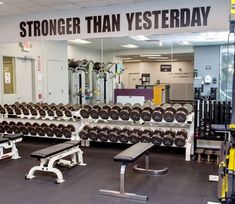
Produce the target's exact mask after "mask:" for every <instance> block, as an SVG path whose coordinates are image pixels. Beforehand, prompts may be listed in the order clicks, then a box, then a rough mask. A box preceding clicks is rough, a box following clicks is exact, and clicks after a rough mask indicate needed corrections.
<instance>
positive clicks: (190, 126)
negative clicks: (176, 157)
mask: <svg viewBox="0 0 235 204" xmlns="http://www.w3.org/2000/svg"><path fill="white" fill-rule="evenodd" d="M85 125H90V126H96V125H98V126H100V127H101V128H102V127H105V126H109V127H110V128H113V127H116V126H118V127H120V128H124V127H129V128H131V129H133V128H140V129H142V130H144V129H147V128H149V129H152V130H155V129H159V128H160V129H162V130H168V129H174V130H180V129H185V130H186V131H187V135H188V138H187V139H186V144H185V146H184V147H182V148H185V160H186V161H190V160H191V154H193V152H194V144H193V142H194V140H193V136H194V113H193V112H192V113H190V114H189V115H188V117H187V121H186V122H185V123H178V122H176V121H173V122H166V121H164V120H163V121H162V122H155V121H153V120H151V121H149V122H145V121H142V120H140V121H137V122H136V121H133V120H131V119H129V120H126V121H124V120H121V119H118V120H111V119H107V120H103V119H102V118H100V117H99V118H98V119H92V118H91V117H89V118H87V119H84V118H82V119H81V128H80V129H82V127H84V126H85ZM90 141H91V140H90V139H88V140H84V141H82V145H84V146H89V143H90ZM97 142H100V141H99V140H97ZM108 142H110V141H109V140H108ZM117 143H120V142H119V141H118V142H117ZM128 143H129V144H131V143H130V142H128ZM161 146H164V145H163V144H161ZM171 147H176V145H175V144H173V146H171Z"/></svg>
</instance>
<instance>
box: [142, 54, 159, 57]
mask: <svg viewBox="0 0 235 204" xmlns="http://www.w3.org/2000/svg"><path fill="white" fill-rule="evenodd" d="M161 56H162V55H158V54H156V55H154V54H149V55H148V54H146V55H145V54H144V55H140V57H161Z"/></svg>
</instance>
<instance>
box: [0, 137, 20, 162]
mask: <svg viewBox="0 0 235 204" xmlns="http://www.w3.org/2000/svg"><path fill="white" fill-rule="evenodd" d="M22 138H23V135H22V134H7V135H4V136H3V137H1V138H0V160H2V159H6V158H9V157H11V159H19V158H20V156H19V151H18V149H17V147H16V143H17V142H21V141H22ZM4 149H11V151H10V152H8V153H4Z"/></svg>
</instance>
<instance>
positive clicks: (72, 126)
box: [67, 124, 76, 132]
mask: <svg viewBox="0 0 235 204" xmlns="http://www.w3.org/2000/svg"><path fill="white" fill-rule="evenodd" d="M67 128H68V129H70V130H71V131H72V132H75V130H76V129H75V127H74V125H70V124H69V125H67Z"/></svg>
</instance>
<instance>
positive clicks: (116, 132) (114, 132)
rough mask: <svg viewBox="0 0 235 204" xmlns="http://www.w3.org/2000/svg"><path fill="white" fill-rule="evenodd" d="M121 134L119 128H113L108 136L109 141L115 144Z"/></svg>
mask: <svg viewBox="0 0 235 204" xmlns="http://www.w3.org/2000/svg"><path fill="white" fill-rule="evenodd" d="M121 132H122V130H121V128H120V127H114V128H113V129H112V130H111V131H110V133H109V135H108V138H109V141H110V142H115V143H116V142H117V141H118V137H119V135H120V133H121Z"/></svg>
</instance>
